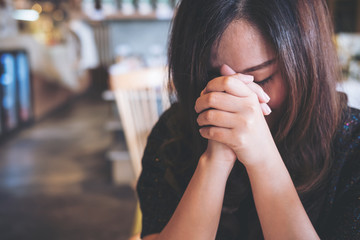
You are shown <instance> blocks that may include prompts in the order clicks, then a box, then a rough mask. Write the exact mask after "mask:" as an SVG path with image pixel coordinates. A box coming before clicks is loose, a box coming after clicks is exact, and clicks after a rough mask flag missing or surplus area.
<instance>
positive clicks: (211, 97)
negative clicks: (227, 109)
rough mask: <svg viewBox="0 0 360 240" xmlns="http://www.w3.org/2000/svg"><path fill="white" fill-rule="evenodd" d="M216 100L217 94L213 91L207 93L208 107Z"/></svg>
mask: <svg viewBox="0 0 360 240" xmlns="http://www.w3.org/2000/svg"><path fill="white" fill-rule="evenodd" d="M216 102H217V94H216V93H215V92H211V93H209V94H208V104H209V106H210V107H213V106H214V105H215V103H216Z"/></svg>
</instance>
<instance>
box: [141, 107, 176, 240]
mask: <svg viewBox="0 0 360 240" xmlns="http://www.w3.org/2000/svg"><path fill="white" fill-rule="evenodd" d="M172 111H174V110H173V109H170V110H168V111H167V112H165V113H164V114H163V115H162V116H161V118H160V120H159V121H158V123H157V124H156V125H155V127H154V128H153V130H152V132H151V134H150V136H149V138H148V142H147V145H146V148H145V152H144V156H143V159H142V167H143V168H142V173H141V175H140V178H139V181H138V184H137V193H138V197H139V201H140V207H141V211H142V217H143V219H142V232H141V237H142V238H143V237H144V236H146V235H149V234H153V233H160V232H161V231H162V229H163V228H164V227H165V226H166V224H167V223H168V221H169V220H170V218H171V216H172V214H173V212H174V211H175V209H176V207H177V204H178V202H179V201H180V196H179V194H178V193H177V192H176V191H175V190H174V188H173V187H172V186H171V185H170V184H169V183H168V181H166V179H165V175H166V174H167V170H168V167H167V164H166V161H164V159H161V158H160V157H159V150H160V146H161V145H162V144H163V143H164V141H166V140H167V139H169V138H170V137H171V136H169V131H168V129H167V125H166V120H167V118H168V115H169V114H171V112H172Z"/></svg>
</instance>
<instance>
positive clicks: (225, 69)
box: [220, 64, 236, 76]
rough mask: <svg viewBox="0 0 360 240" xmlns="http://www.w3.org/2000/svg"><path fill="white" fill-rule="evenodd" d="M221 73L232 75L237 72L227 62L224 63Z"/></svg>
mask: <svg viewBox="0 0 360 240" xmlns="http://www.w3.org/2000/svg"><path fill="white" fill-rule="evenodd" d="M220 74H221V75H223V76H230V75H234V74H236V72H235V71H234V70H233V69H232V68H231V67H229V66H228V65H226V64H223V65H222V66H221V68H220Z"/></svg>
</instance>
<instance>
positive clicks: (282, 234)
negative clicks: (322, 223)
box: [247, 153, 319, 240]
mask: <svg viewBox="0 0 360 240" xmlns="http://www.w3.org/2000/svg"><path fill="white" fill-rule="evenodd" d="M247 172H248V175H249V178H250V182H251V188H252V192H253V196H254V201H255V205H256V209H257V213H258V215H259V219H260V223H261V227H262V230H263V234H264V237H265V239H277V240H278V239H306V240H309V239H319V237H318V236H317V234H316V231H315V229H314V227H313V226H312V224H311V221H310V219H309V217H308V216H307V214H306V212H305V209H304V207H303V205H302V203H301V201H300V199H299V196H298V194H297V192H296V189H295V187H294V185H293V182H292V180H291V177H290V175H289V173H288V171H287V169H286V166H285V164H284V163H283V161H282V159H281V157H280V154H278V153H274V154H273V159H271V161H270V159H269V160H268V161H267V163H266V164H264V165H262V166H261V168H259V167H257V168H255V167H253V168H252V167H248V168H247Z"/></svg>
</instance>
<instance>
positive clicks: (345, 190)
mask: <svg viewBox="0 0 360 240" xmlns="http://www.w3.org/2000/svg"><path fill="white" fill-rule="evenodd" d="M359 119H360V115H359V116H357V115H353V116H352V118H351V120H352V122H353V123H355V122H357V124H356V128H355V129H352V134H351V137H350V139H351V140H349V141H346V142H347V144H346V147H345V148H344V149H345V150H344V154H346V156H347V157H346V161H345V164H344V166H343V168H342V171H341V174H340V179H339V183H338V185H337V187H336V188H337V189H336V196H335V198H334V202H333V208H332V210H331V214H330V216H329V219H327V222H328V224H327V226H326V229H325V230H326V233H325V236H324V237H323V238H322V239H336V240H342V239H344V240H345V239H346V240H352V239H354V240H355V239H360V122H359V121H358V120H359ZM355 120H356V121H355ZM344 141H345V138H344Z"/></svg>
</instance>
